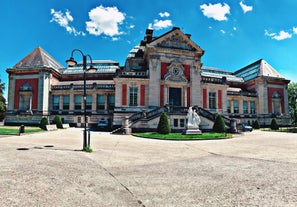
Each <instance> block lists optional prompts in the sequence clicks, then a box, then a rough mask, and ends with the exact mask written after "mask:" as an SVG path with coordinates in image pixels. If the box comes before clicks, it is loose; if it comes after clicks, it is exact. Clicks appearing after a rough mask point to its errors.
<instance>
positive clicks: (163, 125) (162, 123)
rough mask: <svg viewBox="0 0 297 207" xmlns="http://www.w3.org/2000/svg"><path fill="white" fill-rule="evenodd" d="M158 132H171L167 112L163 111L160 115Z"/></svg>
mask: <svg viewBox="0 0 297 207" xmlns="http://www.w3.org/2000/svg"><path fill="white" fill-rule="evenodd" d="M157 132H158V133H159V134H169V133H170V132H171V128H170V125H169V122H168V116H167V114H166V113H165V112H163V113H162V114H161V116H160V120H159V123H158V128H157Z"/></svg>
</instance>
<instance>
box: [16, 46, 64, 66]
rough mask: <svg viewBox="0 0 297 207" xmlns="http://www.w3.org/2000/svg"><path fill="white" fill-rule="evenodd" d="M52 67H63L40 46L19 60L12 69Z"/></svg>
mask: <svg viewBox="0 0 297 207" xmlns="http://www.w3.org/2000/svg"><path fill="white" fill-rule="evenodd" d="M43 67H46V68H52V69H55V70H57V71H58V70H59V69H61V68H64V67H63V66H62V65H61V64H60V63H59V62H58V61H56V60H55V59H54V58H53V57H52V56H51V55H50V54H49V53H47V52H46V51H45V50H43V49H42V48H41V47H39V46H38V47H37V48H35V49H34V50H33V51H32V52H31V53H29V54H28V55H27V56H26V57H24V58H23V59H22V60H21V61H19V62H18V63H17V64H16V65H15V66H14V67H13V68H14V69H35V68H43Z"/></svg>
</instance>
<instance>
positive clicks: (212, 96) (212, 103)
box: [208, 92, 217, 109]
mask: <svg viewBox="0 0 297 207" xmlns="http://www.w3.org/2000/svg"><path fill="white" fill-rule="evenodd" d="M208 104H209V109H216V105H217V103H216V92H209V93H208Z"/></svg>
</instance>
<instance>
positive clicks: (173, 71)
mask: <svg viewBox="0 0 297 207" xmlns="http://www.w3.org/2000/svg"><path fill="white" fill-rule="evenodd" d="M164 79H165V81H166V80H170V81H174V82H188V79H187V77H186V76H185V74H184V67H183V66H182V64H181V63H179V62H177V61H174V62H172V63H171V64H170V65H169V66H168V73H166V74H165V76H164Z"/></svg>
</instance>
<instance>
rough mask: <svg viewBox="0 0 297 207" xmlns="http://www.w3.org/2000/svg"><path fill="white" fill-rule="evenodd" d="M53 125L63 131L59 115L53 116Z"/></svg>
mask: <svg viewBox="0 0 297 207" xmlns="http://www.w3.org/2000/svg"><path fill="white" fill-rule="evenodd" d="M53 124H56V126H57V128H58V129H63V125H62V120H61V117H60V116H59V115H56V116H55V118H54V120H53Z"/></svg>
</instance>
